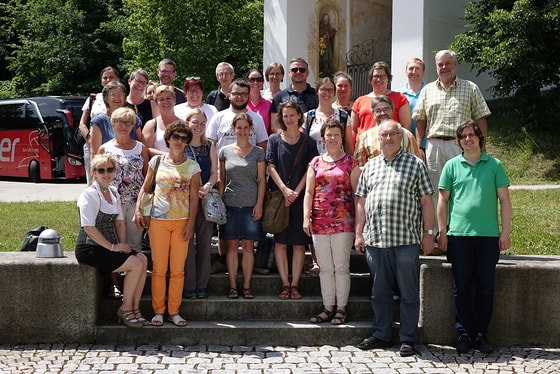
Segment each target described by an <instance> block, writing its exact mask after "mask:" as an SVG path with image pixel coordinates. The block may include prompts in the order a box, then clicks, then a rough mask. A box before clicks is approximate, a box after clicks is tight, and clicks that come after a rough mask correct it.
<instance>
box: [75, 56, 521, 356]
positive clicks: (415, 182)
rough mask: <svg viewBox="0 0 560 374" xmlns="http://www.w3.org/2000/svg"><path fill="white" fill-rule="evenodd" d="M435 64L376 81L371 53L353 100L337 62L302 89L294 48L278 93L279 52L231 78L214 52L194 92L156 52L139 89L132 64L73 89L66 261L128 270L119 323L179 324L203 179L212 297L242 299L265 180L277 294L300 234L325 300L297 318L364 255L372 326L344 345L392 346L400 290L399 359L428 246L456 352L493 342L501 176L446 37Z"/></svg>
mask: <svg viewBox="0 0 560 374" xmlns="http://www.w3.org/2000/svg"><path fill="white" fill-rule="evenodd" d="M435 62H436V68H437V72H438V79H437V80H436V81H434V82H432V83H428V84H425V83H424V82H423V75H424V72H425V64H424V62H423V61H422V60H421V59H419V58H413V59H411V60H409V61H408V62H407V64H406V67H405V71H406V74H407V77H408V83H407V84H406V85H405V86H404V87H403V88H402V89H401V90H399V91H392V90H391V89H389V82H390V81H391V79H392V75H391V71H390V68H389V66H388V64H386V63H385V62H377V63H375V64H374V65H373V66H372V68H371V70H370V72H369V80H370V83H371V86H372V92H370V93H369V94H367V95H364V96H361V97H358V98H357V99H356V100H355V101H352V96H351V91H352V78H351V77H350V75H348V74H347V73H345V72H337V73H335V74H334V76H333V77H332V78H331V77H325V78H322V79H320V80H319V82H318V83H317V85H316V87H315V88H314V87H312V86H311V85H310V84H309V83H308V82H307V78H308V75H309V66H308V63H307V61H305V60H304V59H302V58H294V59H292V60H291V61H290V63H289V68H288V76H289V77H290V80H291V84H290V85H289V86H288V87H287V88H285V89H281V88H280V84H281V82H282V81H283V78H284V74H285V71H284V67H283V66H282V64H280V63H272V64H270V65H269V66H268V67H267V68H266V70H265V72H264V74H263V73H262V72H261V71H259V70H258V69H252V70H250V71H249V72H248V73H247V75H246V77H244V78H238V79H235V72H234V68H233V66H231V64H229V63H227V62H221V63H219V64H218V65H217V67H216V79H217V80H218V82H219V83H220V85H219V87H218V89H217V90H214V91H211V92H210V93H209V94H208V96H207V97H206V100H205V101H206V102H205V103H204V102H203V101H202V97H203V96H202V95H203V92H204V85H203V82H202V80H201V79H200V78H199V77H196V76H193V77H188V78H187V79H185V81H184V86H183V90H178V89H177V88H175V87H173V86H172V85H171V82H172V80H173V78H175V75H176V72H175V64H174V63H173V62H172V61H171V60H162V62H161V63H160V64H159V66H158V69H157V74H158V76H159V77H160V83H159V84H154V85H153V87H155V89H154V91H153V100H150V99H149V98H148V92H147V87H148V85H149V80H148V74H147V73H146V72H145V71H143V70H142V69H137V70H136V71H134V72H133V73H132V74H131V76H130V79H129V85H130V91H131V92H130V93H129V94H128V96H127V95H126V90H125V88H124V85H122V84H121V83H119V82H117V80H118V74H116V71H114V69H112V70H111V69H106V70H104V71H103V72H102V74H101V81H102V84H103V85H104V88H103V92H102V94H101V95H97V97H95V98H93V97H91V98H90V100H93V99H95V103H94V104H93V105H90V103H89V102H86V104H85V105H84V116H83V120H82V123H81V126H80V129H81V131H82V134H83V136H84V138H86V139H88V140H89V142H87V143H86V145H85V146H84V151H85V148H88V149H87V150H88V152H89V154H91V176H90V177H88V180H89V181H90V185H89V186H88V188H86V190H85V191H84V193H83V194H82V195H81V196H80V199H79V201H78V206H79V208H80V217H81V226H82V230H81V231H80V236H79V240H78V244H77V247H76V254H77V258H78V260H79V261H80V262H84V263H87V264H90V265H93V266H97V267H98V268H99V269H100V270H101V271H102V272H104V273H106V274H111V273H112V274H114V273H119V272H125V273H126V275H125V278H124V296H123V304H122V306H121V307H120V308H119V311H118V313H117V314H118V318H119V320H121V321H122V322H123V323H125V324H127V325H128V326H135V327H140V326H143V325H145V324H150V323H151V324H152V325H155V326H160V325H162V324H163V322H164V314H165V313H166V312H167V314H168V320H169V321H170V322H172V323H174V324H175V325H177V326H184V325H186V321H185V320H184V319H183V318H182V317H181V316H180V314H179V308H180V304H181V300H182V298H183V297H185V298H204V297H206V296H207V291H206V290H207V285H208V280H209V275H210V272H211V263H210V244H211V237H212V233H213V230H214V227H213V224H212V223H211V222H208V221H207V220H206V219H205V216H204V214H203V213H202V209H201V207H200V204H201V201H202V200H201V199H203V198H204V197H205V196H206V195H207V194H208V193H209V192H210V190H212V189H213V188H216V189H217V190H218V192H219V194H220V195H221V197H222V199H223V201H224V202H225V205H226V209H227V223H225V224H223V225H220V226H219V227H218V236H219V242H218V252H219V255H220V256H219V259H218V260H217V262H216V264H221V265H223V268H224V269H226V270H227V272H228V273H229V288H228V290H227V291H226V295H227V297H228V298H238V297H240V296H242V297H244V298H246V299H252V298H254V297H255V293H254V292H253V289H252V287H251V276H252V273H253V272H254V271H255V266H254V262H255V258H254V243H255V241H259V240H262V239H263V238H264V233H263V231H262V227H261V223H260V220H261V218H262V215H263V202H264V200H265V194H266V192H267V191H274V190H280V191H281V193H282V196H283V198H284V204H285V205H286V206H287V207H289V224H288V227H286V228H285V229H284V230H283V231H282V232H280V233H276V234H274V256H275V261H276V266H277V268H278V272H279V275H280V279H281V282H282V284H281V287H280V292H279V294H278V297H279V298H280V299H300V298H302V297H303V295H302V293H301V291H300V288H299V281H300V276H301V274H302V272H303V268H304V263H305V251H306V249H307V248H309V250H310V251H311V254H312V258H313V265H312V268H311V269H310V273H311V274H313V273H314V274H317V275H319V277H320V285H321V294H322V301H323V306H322V308H321V310H320V312H319V313H318V314H316V315H313V316H312V317H311V318H310V319H309V321H310V322H312V323H323V322H330V323H332V324H335V325H338V324H344V323H346V321H347V318H348V316H347V309H346V307H347V303H348V298H349V293H350V265H349V263H350V253H351V250H352V247H354V248H355V249H356V251H357V252H358V253H361V254H364V255H365V258H366V261H367V263H368V266H369V269H370V273H371V277H372V281H373V286H372V307H373V310H374V320H373V333H372V335H371V336H370V337H368V338H366V339H364V340H363V341H362V342H361V343H360V344H358V347H359V348H360V349H374V348H383V347H387V346H389V345H390V344H392V316H393V304H394V302H393V296H394V295H393V292H394V290H395V289H398V294H399V300H400V340H401V347H400V353H401V355H403V356H409V355H412V354H414V343H415V341H416V338H417V324H418V317H419V306H420V299H419V255H420V253H421V251H420V249H422V251H423V253H424V254H425V255H428V254H431V253H433V252H434V247H437V248H438V249H439V250H440V251H442V252H446V253H447V258H448V260H449V261H450V262H451V264H452V269H453V275H454V279H455V286H454V287H455V288H454V294H453V297H454V300H455V309H456V319H457V322H456V328H457V331H458V333H459V339H458V343H457V351H458V352H460V353H462V352H467V351H469V350H470V349H471V348H472V347H473V346H474V347H476V348H477V349H479V350H480V351H481V352H486V353H489V352H491V351H492V346H491V345H490V343H489V342H488V339H487V337H486V334H487V331H488V325H489V321H490V317H491V314H492V299H493V280H494V271H495V266H496V263H497V261H498V257H499V252H500V251H501V250H505V249H507V248H509V246H510V239H509V231H510V225H511V206H510V201H509V194H508V186H509V181H508V178H507V175H506V173H505V169H504V167H503V165H502V164H501V163H500V162H499V160H497V159H495V158H493V157H491V156H489V155H488V154H487V153H485V138H486V131H487V125H486V117H487V116H488V115H489V114H490V111H489V109H488V107H487V105H486V103H485V101H484V99H483V97H482V94H481V93H480V90H479V89H478V87H477V86H476V84H474V83H473V82H470V81H466V80H462V79H459V78H457V76H456V68H457V66H458V61H457V57H456V55H455V53H454V52H453V51H449V50H443V51H440V52H438V53H437V54H436V56H435ZM265 80H266V81H267V82H269V87H268V89H267V90H263V86H264V81H265ZM121 86H122V87H121ZM142 90H144V91H143V94H142V95H141V96H140V92H141V91H142ZM132 91H134V93H133V92H132ZM179 92H180V94H179ZM99 96H101V97H102V98H103V104H104V107H103V105H101V103H98V97H99ZM140 97H142V98H143V100H140V99H139V98H140ZM90 118H91V120H90ZM90 122H91V125H90V126H89V127H88V124H89V123H90ZM152 184H153V185H154V186H155V188H152ZM436 189H437V190H439V193H438V192H436ZM152 191H153V193H154V203H153V208H152V211H151V219H150V225H149V228H148V229H147V232H148V236H149V238H150V245H151V250H152V259H153V273H152V306H153V309H154V314H155V316H154V317H153V318H152V320H151V322H149V321H147V320H146V319H145V318H144V317H143V316H142V314H141V313H140V311H139V309H138V307H139V305H138V303H139V297H140V295H141V291H139V290H141V289H142V288H143V286H144V282H145V270H146V266H147V265H146V264H147V260H146V257H145V256H144V255H143V254H142V253H141V251H140V245H141V240H142V231H143V230H144V229H145V224H146V222H144V218H143V214H142V212H141V205H142V204H141V201H142V196H143V195H144V194H145V193H151V192H152ZM438 197H439V198H438ZM498 201H499V203H500V217H501V225H500V224H499V222H498V219H499V218H498V214H497V211H498ZM481 217H484V218H481ZM132 221H134V223H132ZM240 246H241V252H242V256H241V269H242V274H243V277H242V278H243V280H242V287H241V288H239V287H238V284H237V271H238V268H239V254H238V251H239V247H240ZM289 249H291V250H293V254H292V256H291V258H292V260H291V264H289V263H288V259H289V256H288V250H289ZM216 264H215V265H216ZM290 265H291V266H290ZM290 268H291V274H290ZM168 271H169V286H167V283H166V277H167V272H168ZM139 273H143V274H144V276H140V275H138V274H139ZM473 281H474V283H475V284H476V294H477V296H476V303H475V306H474V311H473V308H472V306H471V283H472V282H473ZM166 293H167V294H168V298H167V304H166V298H165V295H166Z"/></svg>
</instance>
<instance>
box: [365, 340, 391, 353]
mask: <svg viewBox="0 0 560 374" xmlns="http://www.w3.org/2000/svg"><path fill="white" fill-rule="evenodd" d="M390 346H391V342H386V341H385V340H381V339H378V338H376V337H375V336H370V337H369V338H367V339H364V340H362V342H361V343H360V344H358V348H360V349H361V350H364V351H367V350H370V349H377V348H387V347H390Z"/></svg>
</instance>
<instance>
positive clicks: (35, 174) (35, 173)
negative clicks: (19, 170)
mask: <svg viewBox="0 0 560 374" xmlns="http://www.w3.org/2000/svg"><path fill="white" fill-rule="evenodd" d="M29 179H31V181H32V182H34V183H39V182H40V181H41V173H40V171H39V163H38V162H37V161H35V160H33V161H31V163H30V164H29Z"/></svg>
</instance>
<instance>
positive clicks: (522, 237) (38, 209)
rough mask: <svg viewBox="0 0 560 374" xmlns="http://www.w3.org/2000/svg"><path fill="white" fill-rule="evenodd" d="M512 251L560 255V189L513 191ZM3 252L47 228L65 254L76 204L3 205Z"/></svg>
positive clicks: (74, 229) (74, 230)
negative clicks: (58, 238)
mask: <svg viewBox="0 0 560 374" xmlns="http://www.w3.org/2000/svg"><path fill="white" fill-rule="evenodd" d="M510 194H511V200H512V207H513V225H512V227H513V228H512V233H511V241H512V248H511V249H510V250H509V251H508V252H507V253H508V254H524V255H528V254H531V255H560V220H558V212H559V211H560V189H553V190H538V191H533V190H512V191H510ZM0 215H1V216H2V217H5V219H2V220H1V221H0V251H19V249H20V246H21V242H22V240H23V236H24V235H25V233H26V232H27V231H29V230H31V229H33V228H35V227H37V226H40V225H46V226H48V227H49V228H54V229H55V230H57V231H58V232H59V234H60V236H61V238H62V247H63V249H64V250H66V251H71V250H73V249H74V246H75V244H76V238H77V234H78V230H79V228H80V227H79V221H78V212H77V208H76V203H75V202H41V203H38V202H31V203H0Z"/></svg>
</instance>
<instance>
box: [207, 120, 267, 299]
mask: <svg viewBox="0 0 560 374" xmlns="http://www.w3.org/2000/svg"><path fill="white" fill-rule="evenodd" d="M252 127H253V120H252V119H251V117H250V116H249V115H248V114H247V113H239V114H237V115H236V116H235V117H234V119H233V122H232V131H233V132H234V133H235V136H236V141H235V143H233V144H231V145H228V146H225V147H224V148H222V149H221V150H220V154H219V155H218V159H219V160H220V173H219V174H220V179H219V180H220V183H219V186H220V194H221V196H222V198H223V199H224V203H225V205H226V207H227V223H226V224H225V225H221V226H220V230H219V234H220V239H224V240H227V258H226V263H227V269H228V273H229V283H230V289H229V291H228V295H227V296H228V297H229V298H230V299H235V298H238V297H239V292H238V290H237V268H238V266H239V263H238V262H239V260H238V248H239V240H241V247H242V250H243V257H242V260H241V267H242V269H243V291H242V295H243V297H244V298H246V299H252V298H254V297H255V294H254V293H253V291H252V289H251V275H252V273H253V265H254V262H255V258H254V253H253V242H254V241H255V240H260V239H261V238H262V227H261V217H262V212H263V200H264V194H265V190H266V174H265V171H266V164H265V162H264V150H263V149H262V148H261V147H259V146H256V145H252V144H250V143H249V133H250V132H251V128H252Z"/></svg>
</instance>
